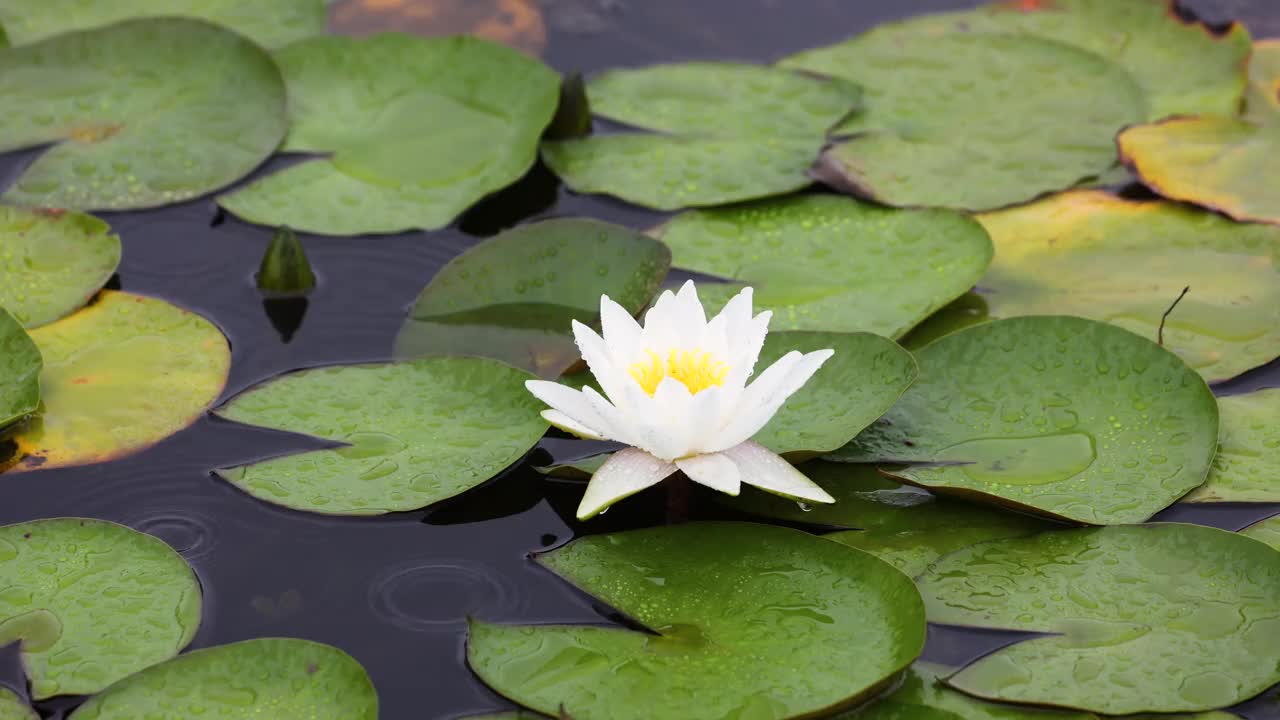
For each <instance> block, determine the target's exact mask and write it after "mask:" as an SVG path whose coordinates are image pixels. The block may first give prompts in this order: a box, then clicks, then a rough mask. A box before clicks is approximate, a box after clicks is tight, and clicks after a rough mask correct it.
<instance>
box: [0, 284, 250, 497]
mask: <svg viewBox="0 0 1280 720" xmlns="http://www.w3.org/2000/svg"><path fill="white" fill-rule="evenodd" d="M31 339H32V340H33V341H35V344H36V346H37V347H39V348H40V352H41V353H42V354H43V355H44V372H43V374H42V375H41V386H42V390H43V401H42V402H43V409H42V410H41V412H40V414H38V415H37V416H35V417H33V418H32V419H31V420H29V421H28V422H27V424H26V426H25V427H24V428H23V429H22V430H21V432H19V433H18V434H17V436H16V437H15V438H14V439H15V441H16V443H17V446H18V451H19V457H21V458H22V459H21V461H20V462H19V463H18V464H17V465H16V466H15V467H13V468H12V469H10V470H9V471H8V472H18V471H23V470H33V469H36V468H51V467H63V466H67V465H84V464H87V463H94V462H103V461H106V460H111V459H115V458H119V457H123V456H125V455H130V454H132V453H135V452H138V451H139V450H142V449H145V448H147V447H149V446H151V445H154V444H155V443H157V442H159V441H161V440H163V439H165V438H167V437H169V436H170V435H172V434H174V433H176V432H178V431H179V430H182V429H183V428H185V427H187V426H188V425H190V424H191V423H193V422H195V421H196V419H198V418H199V417H200V416H202V415H203V414H204V412H205V410H206V409H208V407H209V406H210V405H211V404H213V401H214V400H216V399H217V397H218V395H219V394H220V393H221V392H222V388H223V386H224V385H225V384H226V381H227V373H229V372H230V370H231V349H230V347H229V346H228V345H227V339H226V338H225V337H224V336H223V335H222V332H221V331H220V330H218V328H217V327H215V326H214V325H213V323H211V322H209V321H208V320H206V319H204V318H203V317H201V316H199V315H196V314H195V313H192V312H189V311H186V310H183V309H181V308H178V307H175V306H173V305H171V304H169V303H167V302H165V301H164V300H159V299H156V298H150V297H145V296H142V295H131V294H129V293H123V292H116V291H111V290H107V291H104V292H103V293H102V294H101V296H100V297H99V300H98V301H97V302H96V303H94V304H93V305H90V306H89V307H87V308H85V309H83V310H81V311H79V312H77V313H74V314H72V315H69V316H67V317H65V318H63V319H61V320H59V321H57V322H55V323H52V324H50V325H45V326H44V327H41V328H37V329H35V330H33V331H31Z"/></svg>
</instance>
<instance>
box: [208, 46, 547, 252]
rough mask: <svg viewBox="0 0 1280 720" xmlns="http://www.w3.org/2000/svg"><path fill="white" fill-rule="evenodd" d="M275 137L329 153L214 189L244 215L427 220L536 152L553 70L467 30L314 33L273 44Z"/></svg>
mask: <svg viewBox="0 0 1280 720" xmlns="http://www.w3.org/2000/svg"><path fill="white" fill-rule="evenodd" d="M276 60H277V61H278V62H279V63H280V67H281V69H282V71H283V72H284V76H285V79H286V81H287V83H288V86H289V101H290V104H291V107H290V112H291V114H292V123H293V124H292V127H291V128H290V130H289V137H288V140H287V141H286V142H285V146H284V150H286V151H291V152H305V153H326V154H329V155H330V156H329V157H324V158H313V159H309V160H305V161H303V162H301V163H298V164H296V165H293V166H290V167H288V168H286V169H284V170H281V171H279V172H276V173H274V174H272V175H269V176H267V177H265V178H262V179H261V180H257V181H255V182H253V183H252V184H250V185H248V186H247V187H244V188H242V189H239V190H236V191H234V192H232V193H230V194H228V195H223V196H222V197H220V198H219V199H218V202H219V204H221V205H222V207H224V208H226V209H227V210H229V211H231V212H232V213H235V214H236V215H238V216H240V217H242V218H244V219H246V220H249V221H251V222H256V223H262V224H267V225H288V226H289V227H292V228H294V229H295V230H300V231H306V232H314V233H321V234H325V235H359V234H363V233H390V232H399V231H402V230H409V229H414V228H422V229H435V228H440V227H444V226H445V225H448V224H449V223H450V222H452V221H453V219H454V218H455V217H457V216H458V215H459V214H460V213H461V212H462V211H463V210H465V209H467V208H468V207H470V206H471V205H473V204H474V203H475V202H476V201H478V200H480V199H481V198H483V197H485V196H486V195H489V194H490V193H493V192H496V191H498V190H501V189H502V188H504V187H506V186H508V185H510V184H511V183H513V182H515V181H516V180H518V179H519V178H520V177H521V176H522V175H524V174H525V172H526V171H527V170H528V169H529V168H530V167H532V166H533V163H534V160H535V159H536V154H537V145H538V138H539V137H540V136H541V134H542V131H543V129H545V128H546V126H547V124H548V123H549V122H551V118H552V115H554V113H555V110H556V104H557V102H558V100H559V87H560V85H559V78H558V76H557V75H556V74H555V73H554V72H552V71H551V69H550V68H548V67H547V66H545V65H543V64H542V63H540V62H538V61H537V60H534V59H532V58H530V57H528V56H526V55H524V54H522V53H520V52H519V51H516V50H512V49H511V48H507V47H504V46H502V45H498V44H496V43H491V42H488V41H485V40H480V39H478V38H473V37H452V38H416V37H411V36H408V35H399V34H382V35H375V36H373V37H369V38H363V39H354V38H344V37H317V38H312V39H309V40H304V41H302V42H299V43H294V44H293V45H290V46H289V47H287V48H285V49H283V50H281V51H279V52H278V53H276Z"/></svg>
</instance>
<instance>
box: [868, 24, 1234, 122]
mask: <svg viewBox="0 0 1280 720" xmlns="http://www.w3.org/2000/svg"><path fill="white" fill-rule="evenodd" d="M888 28H889V29H887V30H883V31H882V32H887V33H892V34H894V35H895V37H897V38H899V39H900V40H901V41H903V42H921V41H926V42H928V41H932V39H934V38H937V37H939V36H944V35H948V34H982V33H1012V34H1018V33H1021V34H1026V35H1031V36H1035V37H1039V38H1044V39H1047V40H1055V41H1057V42H1060V43H1066V44H1069V45H1073V46H1076V47H1079V48H1082V49H1084V50H1088V51H1090V52H1093V53H1096V54H1098V55H1100V56H1102V57H1104V58H1106V59H1108V60H1111V61H1112V62H1114V63H1116V64H1117V65H1119V66H1120V67H1122V68H1124V69H1125V70H1126V71H1128V73H1129V74H1130V75H1131V76H1132V77H1133V79H1134V80H1135V81H1136V82H1137V83H1138V85H1139V86H1140V87H1141V88H1142V90H1143V93H1144V95H1145V96H1146V103H1147V107H1148V113H1149V114H1148V117H1149V118H1150V119H1152V120H1157V119H1160V118H1163V117H1169V116H1171V115H1199V114H1222V115H1233V114H1235V113H1236V111H1237V110H1238V109H1239V107H1240V99H1241V96H1242V95H1243V93H1244V89H1245V65H1246V64H1247V63H1248V61H1249V50H1250V39H1249V31H1248V30H1246V29H1245V27H1244V26H1243V25H1241V24H1239V23H1233V24H1232V25H1231V26H1230V27H1228V28H1226V29H1225V31H1224V32H1222V33H1215V32H1210V31H1209V30H1208V28H1206V27H1205V26H1203V25H1201V24H1199V23H1196V22H1187V21H1185V20H1183V19H1182V18H1181V17H1180V16H1179V15H1178V13H1177V11H1176V10H1175V9H1174V7H1173V3H1172V2H1171V1H1170V0H1021V1H1018V0H1015V1H1014V2H1010V1H1009V0H997V1H996V2H992V3H990V4H988V5H985V6H983V7H980V8H977V9H974V10H963V11H960V12H948V13H939V14H935V15H922V16H919V17H915V18H910V19H908V20H906V21H903V22H899V23H894V24H891V25H889V26H888ZM1189 58H1195V62H1188V59H1189ZM1175 68H1176V69H1175Z"/></svg>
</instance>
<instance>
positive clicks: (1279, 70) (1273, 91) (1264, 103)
mask: <svg viewBox="0 0 1280 720" xmlns="http://www.w3.org/2000/svg"><path fill="white" fill-rule="evenodd" d="M1245 109H1246V111H1247V112H1246V115H1247V116H1248V117H1249V118H1250V119H1252V120H1256V121H1259V122H1269V123H1274V122H1280V39H1275V40H1259V41H1258V42H1256V43H1254V44H1253V55H1252V56H1251V57H1250V58H1249V94H1248V96H1247V97H1246V98H1245Z"/></svg>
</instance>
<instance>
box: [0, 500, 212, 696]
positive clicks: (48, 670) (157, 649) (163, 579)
mask: <svg viewBox="0 0 1280 720" xmlns="http://www.w3.org/2000/svg"><path fill="white" fill-rule="evenodd" d="M0 576H3V577H4V578H6V580H7V581H8V582H7V583H6V584H7V589H6V590H5V591H4V592H2V593H0V646H4V645H8V644H9V643H11V642H14V641H18V640H20V641H21V642H22V648H21V650H22V663H23V667H24V668H25V670H26V673H27V677H28V678H29V679H30V683H31V695H32V697H34V698H35V699H37V700H43V699H45V698H49V697H53V696H55V695H85V694H89V693H95V692H98V691H99V690H101V689H103V688H105V687H107V686H108V685H110V684H111V683H113V682H115V681H117V680H120V679H121V678H124V677H128V676H129V675H131V674H133V673H135V672H137V671H139V670H141V669H143V668H145V667H147V666H149V665H152V664H154V663H158V662H161V661H163V660H167V659H169V658H171V657H173V656H174V655H176V654H177V653H178V651H180V650H182V648H184V647H186V645H187V643H189V642H191V638H192V637H193V636H194V635H195V632H196V628H197V626H198V625H199V624H200V604H201V598H200V583H199V582H198V581H197V580H196V576H195V574H194V573H193V572H192V571H191V568H190V567H188V566H187V563H186V561H184V560H183V559H182V558H181V557H180V556H179V555H178V554H177V553H176V552H174V551H173V550H172V549H171V548H170V547H169V546H168V545H166V544H165V543H164V542H163V541H161V540H159V539H157V538H154V537H152V536H150V535H146V534H144V533H140V532H137V531H135V530H130V529H129V528H127V527H124V526H123V525H116V524H115V523H109V522H106V521H103V520H88V519H82V518H54V519H51V520H36V521H33V522H26V523H19V524H17V525H6V526H4V527H0Z"/></svg>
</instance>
